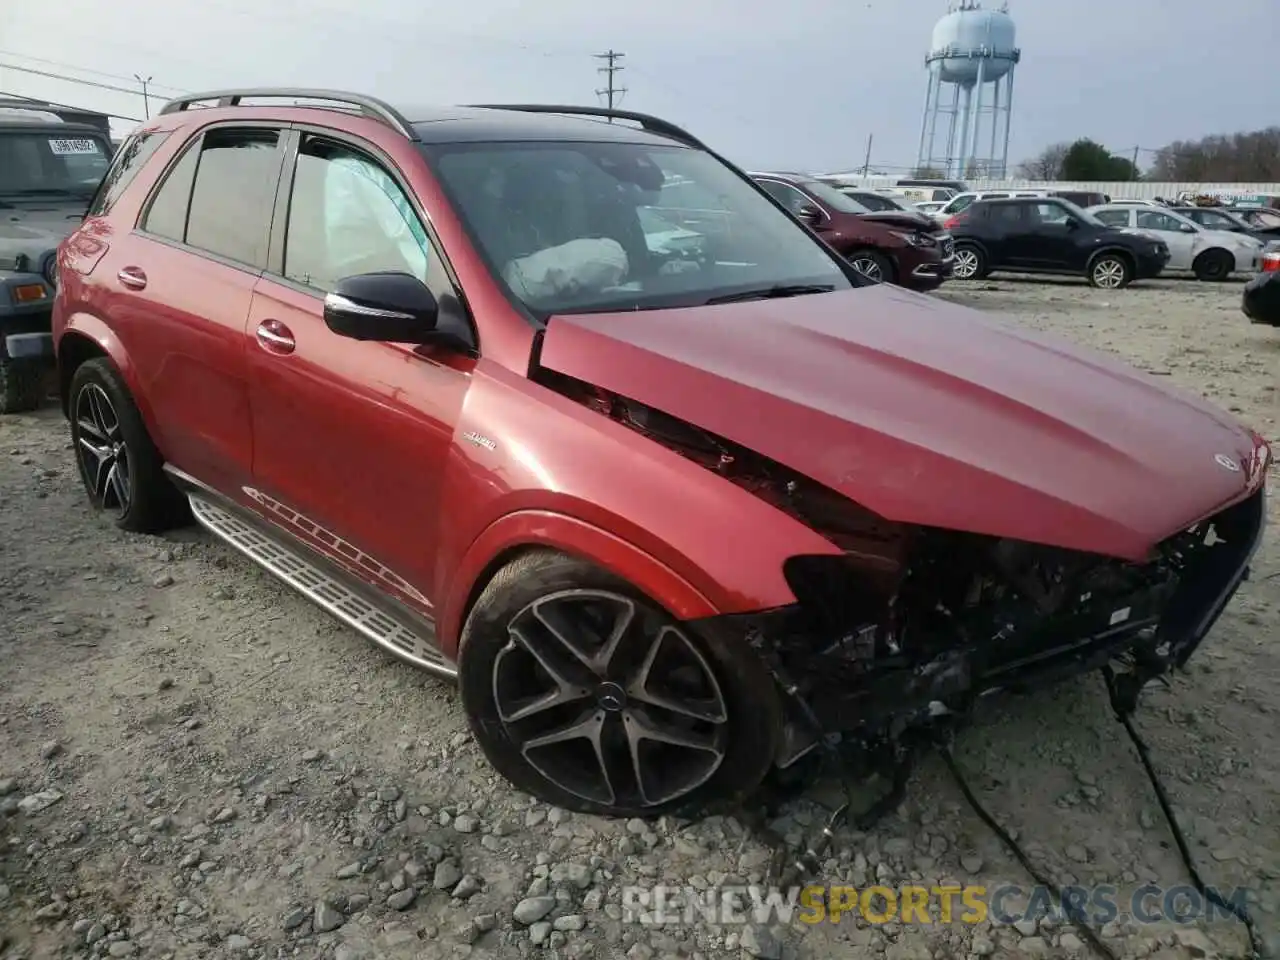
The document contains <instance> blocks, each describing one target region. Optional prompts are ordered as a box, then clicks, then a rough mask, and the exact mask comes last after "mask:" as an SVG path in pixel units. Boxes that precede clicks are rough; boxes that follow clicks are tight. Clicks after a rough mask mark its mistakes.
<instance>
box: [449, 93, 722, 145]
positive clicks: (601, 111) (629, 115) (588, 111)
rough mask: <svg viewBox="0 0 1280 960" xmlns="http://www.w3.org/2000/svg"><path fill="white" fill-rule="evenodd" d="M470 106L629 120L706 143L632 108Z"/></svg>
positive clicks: (668, 134) (688, 140) (688, 141)
mask: <svg viewBox="0 0 1280 960" xmlns="http://www.w3.org/2000/svg"><path fill="white" fill-rule="evenodd" d="M468 106H470V107H475V108H477V109H480V110H521V111H524V112H525V113H563V114H567V115H568V116H572V117H602V118H606V119H609V120H631V121H633V122H635V123H638V124H640V126H641V127H643V128H644V129H645V130H648V131H649V132H650V133H657V134H661V135H662V136H664V137H670V138H671V139H673V140H679V141H681V142H682V143H686V144H688V145H689V146H691V147H697V148H699V149H701V150H705V149H707V147H706V145H705V144H704V143H703V142H702V141H701V140H699V139H698V138H697V137H695V136H694V135H693V134H691V133H689V131H687V130H684V129H682V128H681V127H677V126H676V125H675V124H674V123H670V122H668V121H666V120H663V119H661V118H660V117H655V116H651V115H650V114H647V113H637V112H635V111H634V110H611V109H609V108H608V107H572V106H557V105H554V104H543V103H472V104H468Z"/></svg>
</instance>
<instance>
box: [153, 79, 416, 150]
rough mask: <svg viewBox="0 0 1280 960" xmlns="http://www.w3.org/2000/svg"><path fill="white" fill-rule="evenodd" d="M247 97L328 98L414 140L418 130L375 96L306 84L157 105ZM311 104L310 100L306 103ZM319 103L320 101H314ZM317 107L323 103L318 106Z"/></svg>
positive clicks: (176, 107)
mask: <svg viewBox="0 0 1280 960" xmlns="http://www.w3.org/2000/svg"><path fill="white" fill-rule="evenodd" d="M246 97H277V98H280V99H285V100H329V101H332V102H334V103H340V104H344V105H346V106H350V107H356V108H358V109H359V111H360V113H361V114H362V115H364V116H366V117H369V118H371V119H373V120H378V121H380V122H382V123H385V124H386V125H387V126H389V127H391V128H392V129H393V130H395V131H396V132H397V133H399V134H401V135H402V136H404V137H406V138H408V139H410V140H417V139H418V133H417V131H416V130H414V129H413V124H411V123H410V122H409V121H408V120H407V119H406V118H405V116H404V114H402V113H401V112H400V111H399V110H397V109H396V108H395V107H393V106H391V104H389V103H386V102H385V101H382V100H379V99H378V98H377V97H368V96H365V95H364V94H361V93H346V92H345V91H342V90H317V89H310V88H307V87H247V88H244V89H238V90H210V91H207V92H205V93H189V94H186V95H184V96H181V97H175V98H174V99H172V100H170V101H169V102H168V103H166V104H165V105H164V106H163V107H161V108H160V112H161V113H162V114H163V113H178V112H180V111H182V110H186V109H187V108H188V107H190V106H191V105H192V104H196V103H200V102H202V101H205V100H216V101H217V106H219V107H238V106H240V101H241V100H243V99H244V98H246ZM308 106H311V104H308ZM316 106H319V105H316ZM319 108H320V109H324V107H322V106H320V107H319Z"/></svg>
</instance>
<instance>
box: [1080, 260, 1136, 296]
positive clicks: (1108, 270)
mask: <svg viewBox="0 0 1280 960" xmlns="http://www.w3.org/2000/svg"><path fill="white" fill-rule="evenodd" d="M1132 281H1133V268H1132V267H1131V266H1129V261H1128V260H1126V259H1125V258H1124V257H1122V256H1120V255H1119V254H1115V253H1104V254H1102V256H1100V257H1098V258H1097V259H1096V260H1094V261H1093V263H1091V264H1089V284H1090V285H1091V286H1094V287H1099V288H1100V289H1103V290H1119V289H1121V288H1122V287H1127V286H1128V285H1129V284H1130V283H1131V282H1132Z"/></svg>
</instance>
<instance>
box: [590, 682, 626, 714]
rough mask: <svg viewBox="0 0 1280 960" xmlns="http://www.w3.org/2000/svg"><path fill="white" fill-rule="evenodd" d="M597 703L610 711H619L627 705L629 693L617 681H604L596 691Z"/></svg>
mask: <svg viewBox="0 0 1280 960" xmlns="http://www.w3.org/2000/svg"><path fill="white" fill-rule="evenodd" d="M596 703H598V704H600V708H601V709H603V710H608V711H609V712H610V713H617V712H618V711H619V710H621V709H622V708H623V707H625V706H626V705H627V694H626V692H625V691H623V689H622V687H620V686H618V685H617V684H616V683H602V684H600V688H599V690H598V691H597V692H596Z"/></svg>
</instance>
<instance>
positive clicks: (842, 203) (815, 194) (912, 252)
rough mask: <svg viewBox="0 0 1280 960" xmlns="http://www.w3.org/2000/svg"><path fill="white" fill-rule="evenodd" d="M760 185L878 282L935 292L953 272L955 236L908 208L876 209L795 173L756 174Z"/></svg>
mask: <svg viewBox="0 0 1280 960" xmlns="http://www.w3.org/2000/svg"><path fill="white" fill-rule="evenodd" d="M751 176H752V177H753V178H754V179H755V181H756V183H758V184H760V186H761V187H762V188H763V189H764V190H765V191H766V192H767V193H769V195H770V196H772V197H773V198H774V199H775V200H777V201H778V202H779V203H780V204H782V205H783V206H784V207H786V208H787V209H788V210H789V211H791V213H792V214H793V215H794V216H796V217H798V218H799V219H800V220H801V221H802V222H804V223H805V224H807V225H808V226H810V227H811V228H813V230H814V231H816V232H817V234H818V235H819V236H820V237H822V239H823V240H825V241H826V242H827V243H829V244H831V245H832V246H833V247H834V248H835V249H836V250H837V251H839V252H840V253H841V254H842V255H843V256H845V257H847V258H848V260H849V262H850V263H851V264H853V267H854V269H855V270H857V271H858V272H859V273H861V274H862V275H863V276H865V277H867V279H869V280H872V281H874V282H876V283H881V282H884V283H896V284H898V285H899V286H903V287H909V288H911V289H913V290H932V289H935V288H936V287H938V286H939V285H940V284H941V283H942V282H943V281H944V280H945V279H946V278H947V277H949V276H950V275H951V261H952V246H951V237H950V235H948V234H947V233H945V232H944V231H943V230H942V228H941V227H939V226H938V224H937V222H936V221H934V220H932V219H930V218H929V217H926V216H924V215H922V214H918V213H911V212H909V211H906V210H903V211H888V212H881V213H873V212H872V211H870V210H868V209H867V208H866V207H864V206H863V205H862V204H860V203H858V202H857V201H856V200H854V199H853V198H851V197H849V196H848V195H846V194H844V193H842V192H841V191H840V190H838V189H836V188H835V187H833V186H831V185H830V184H827V183H823V182H821V181H820V180H813V179H810V178H809V177H805V176H803V175H800V174H793V173H753V174H752V175H751Z"/></svg>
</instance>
